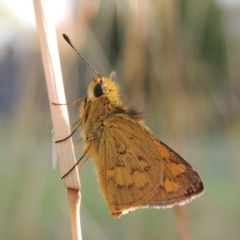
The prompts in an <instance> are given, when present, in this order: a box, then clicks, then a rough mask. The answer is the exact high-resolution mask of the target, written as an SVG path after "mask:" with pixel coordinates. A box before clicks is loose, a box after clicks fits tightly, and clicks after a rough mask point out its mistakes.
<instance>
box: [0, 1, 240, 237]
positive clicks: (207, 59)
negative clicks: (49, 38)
mask: <svg viewBox="0 0 240 240" xmlns="http://www.w3.org/2000/svg"><path fill="white" fill-rule="evenodd" d="M73 6H74V7H72V14H71V16H69V17H66V19H64V21H63V22H62V23H61V24H58V26H57V34H58V37H59V50H60V57H61V63H62V68H63V76H64V79H65V87H66V95H67V99H68V101H71V100H74V99H76V98H78V97H82V96H85V95H86V87H87V85H88V83H89V82H90V80H91V79H92V77H93V76H94V73H93V72H92V71H91V70H90V69H89V68H88V66H86V64H85V63H84V62H83V61H82V60H81V59H79V58H78V56H77V55H76V54H75V53H74V52H73V51H72V50H71V48H70V47H69V46H68V45H67V44H66V43H65V42H64V40H62V38H61V34H62V33H63V32H65V33H67V34H68V35H69V36H70V37H71V39H72V42H73V43H74V45H75V47H76V48H77V49H78V50H79V51H80V52H81V53H82V54H83V55H84V56H85V57H86V58H87V60H88V61H89V62H90V63H91V64H92V65H93V66H94V67H95V68H96V69H97V71H98V72H100V73H101V75H103V76H109V75H110V73H111V71H113V70H114V71H116V73H117V80H116V81H117V82H118V83H119V85H120V87H121V90H122V94H123V96H124V98H126V99H127V102H128V103H129V104H130V105H131V106H134V107H136V108H137V109H138V110H139V111H141V112H143V116H144V117H145V119H146V122H147V124H148V126H149V127H150V128H151V129H152V130H153V132H154V133H155V134H156V135H157V136H158V137H159V138H160V139H161V140H163V141H164V142H166V143H167V144H168V145H170V146H171V147H172V148H173V149H175V150H176V151H177V152H179V153H180V154H181V155H182V156H183V157H184V158H185V159H186V160H187V161H188V162H189V163H190V164H191V165H193V166H194V168H195V169H196V170H197V172H198V173H199V174H200V176H201V177H202V179H203V182H204V184H205V186H206V192H205V194H204V195H203V196H202V197H201V198H199V199H197V200H195V201H194V202H192V203H191V204H188V205H186V206H185V207H186V209H187V213H188V218H189V225H190V229H191V235H192V239H199V240H200V239H218V240H219V239H237V238H238V236H239V235H240V229H239V226H238V225H239V222H240V214H239V213H240V201H239V200H240V194H239V191H238V189H239V180H240V177H239V171H240V167H239V147H238V145H239V140H240V136H239V132H240V112H239V89H240V87H239V86H240V83H239V75H240V72H239V69H238V68H239V67H238V64H235V63H236V61H237V60H239V57H238V58H237V53H238V52H237V50H236V51H234V49H238V48H239V39H238V41H237V40H236V39H234V38H233V36H232V35H230V33H231V31H227V30H226V28H227V29H228V28H230V25H229V26H228V25H227V23H228V14H229V16H230V15H231V14H232V13H231V12H230V10H228V11H229V12H228V11H224V9H221V8H219V7H218V6H217V5H216V2H214V1H209V0H208V1H207V0H205V1H198V2H196V1H186V0H184V1H183V0H182V1H181V4H180V2H179V4H177V3H176V2H174V1H160V2H156V1H148V2H141V4H140V2H137V1H125V2H121V1H115V2H114V1H112V2H111V3H109V2H108V1H99V2H98V1H93V2H91V3H88V2H87V1H83V2H81V4H80V3H78V2H76V3H75V5H74V4H73ZM232 27H233V26H232ZM18 31H19V32H20V31H23V30H22V29H18ZM233 31H234V30H233ZM17 36H18V38H17V39H13V40H12V41H11V42H9V43H8V44H7V45H6V46H5V47H4V49H1V54H0V58H1V59H0V67H1V77H0V81H1V85H2V87H1V89H2V90H1V94H0V95H1V101H0V102H1V109H0V111H1V121H0V129H1V139H0V153H1V155H0V156H1V161H0V176H1V181H0V189H1V196H0V239H70V236H71V232H70V225H69V211H68V202H67V199H66V189H65V188H64V187H63V185H62V182H61V180H60V174H59V171H58V170H56V171H54V170H52V167H51V129H52V126H51V119H50V112H49V106H48V101H47V93H46V84H45V80H44V74H43V69H42V63H41V56H40V52H39V46H38V41H37V36H36V32H27V30H25V32H24V34H23V35H21V34H20V35H19V34H18V35H17ZM237 46H238V48H237ZM233 47H234V49H232V48H233ZM6 59H10V60H11V61H10V60H9V61H8V62H7V63H8V65H7V66H8V68H9V69H7V68H6V65H4V63H5V64H6ZM233 60H234V61H233ZM3 73H5V75H3ZM10 73H12V75H11V74H10ZM237 79H238V80H237ZM9 86H10V87H9ZM3 87H4V88H3ZM3 89H5V90H3ZM3 96H4V97H3ZM69 111H70V116H71V119H72V122H75V120H76V119H77V118H78V107H76V106H73V107H71V106H70V107H69ZM77 138H78V136H75V139H77ZM76 152H77V156H80V155H81V147H79V148H78V149H77V150H76ZM81 184H82V205H81V209H82V211H81V219H82V220H81V221H82V232H83V239H176V238H177V236H176V231H175V213H174V211H173V210H172V209H168V210H156V209H148V210H146V209H143V210H137V211H135V212H131V213H129V214H127V215H125V216H123V217H122V218H121V219H112V217H111V216H110V214H109V213H108V209H107V206H106V204H105V202H104V200H103V198H102V196H101V193H100V191H99V187H98V183H97V180H96V177H95V172H94V166H93V164H92V163H91V161H89V162H88V163H87V165H86V166H85V167H84V168H83V170H82V171H81Z"/></svg>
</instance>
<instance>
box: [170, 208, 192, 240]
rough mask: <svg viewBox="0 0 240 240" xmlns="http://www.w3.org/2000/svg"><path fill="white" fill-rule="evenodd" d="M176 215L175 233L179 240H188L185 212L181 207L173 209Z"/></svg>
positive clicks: (188, 233)
mask: <svg viewBox="0 0 240 240" xmlns="http://www.w3.org/2000/svg"><path fill="white" fill-rule="evenodd" d="M174 210H175V213H176V232H177V236H178V239H179V240H190V239H191V236H190V229H189V224H188V219H187V212H186V210H185V208H184V207H182V206H175V207H174Z"/></svg>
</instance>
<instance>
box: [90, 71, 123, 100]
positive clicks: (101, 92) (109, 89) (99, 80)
mask: <svg viewBox="0 0 240 240" xmlns="http://www.w3.org/2000/svg"><path fill="white" fill-rule="evenodd" d="M102 97H108V98H109V99H110V100H111V101H115V102H116V101H117V102H119V101H120V100H119V93H118V86H117V84H116V83H114V82H113V81H112V80H110V79H108V78H105V77H99V76H97V77H95V78H93V80H92V82H91V83H90V85H89V86H88V98H89V99H91V100H92V101H94V100H99V99H100V98H102Z"/></svg>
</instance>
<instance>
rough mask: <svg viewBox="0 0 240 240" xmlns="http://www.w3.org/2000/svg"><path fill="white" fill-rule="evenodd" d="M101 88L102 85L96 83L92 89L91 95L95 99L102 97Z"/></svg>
mask: <svg viewBox="0 0 240 240" xmlns="http://www.w3.org/2000/svg"><path fill="white" fill-rule="evenodd" d="M103 93H104V92H103V88H102V83H97V84H96V86H95V87H94V89H93V94H94V96H95V97H100V96H102V95H103Z"/></svg>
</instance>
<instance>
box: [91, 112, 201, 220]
mask: <svg viewBox="0 0 240 240" xmlns="http://www.w3.org/2000/svg"><path fill="white" fill-rule="evenodd" d="M104 125H105V127H104V129H103V131H102V136H101V139H99V145H98V150H97V152H98V154H97V155H96V156H97V158H96V157H95V158H94V159H95V165H96V168H97V172H98V177H99V182H100V186H101V189H102V192H103V195H104V197H105V199H106V201H107V203H108V206H109V209H110V212H111V214H112V215H113V216H117V217H120V216H121V215H122V214H123V213H126V212H128V211H129V210H134V209H136V208H142V207H149V206H152V207H171V206H173V205H176V204H184V203H186V202H188V201H189V200H191V199H193V198H195V197H197V196H198V195H199V194H200V193H201V192H202V191H203V184H202V181H201V179H200V177H199V176H198V174H197V173H196V172H195V171H194V170H193V169H192V167H191V166H190V165H189V164H188V163H187V162H186V161H185V160H184V159H183V158H181V157H180V156H179V155H178V154H177V153H175V152H174V151H173V150H172V149H170V148H169V147H168V146H166V145H165V144H164V143H162V142H161V141H159V140H158V139H157V138H156V137H155V136H154V135H153V134H152V133H151V132H150V131H149V130H148V129H147V128H146V127H145V125H144V123H143V122H142V121H141V120H137V121H136V119H131V118H129V116H127V117H125V116H124V115H123V114H122V115H119V116H116V115H115V116H112V117H109V118H107V119H106V120H105V121H104Z"/></svg>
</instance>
